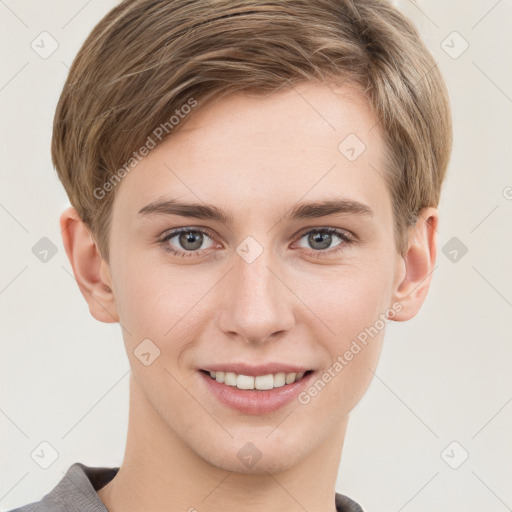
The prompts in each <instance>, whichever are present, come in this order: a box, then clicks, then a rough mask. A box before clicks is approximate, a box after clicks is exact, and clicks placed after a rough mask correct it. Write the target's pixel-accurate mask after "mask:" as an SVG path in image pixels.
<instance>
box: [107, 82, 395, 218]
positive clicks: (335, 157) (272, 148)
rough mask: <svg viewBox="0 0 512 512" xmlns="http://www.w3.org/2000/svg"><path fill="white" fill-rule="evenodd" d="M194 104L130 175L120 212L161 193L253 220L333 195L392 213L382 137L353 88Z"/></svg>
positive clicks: (304, 87)
mask: <svg viewBox="0 0 512 512" xmlns="http://www.w3.org/2000/svg"><path fill="white" fill-rule="evenodd" d="M197 109H198V110H197V111H195V112H193V114H192V115H191V117H190V119H188V120H187V122H186V124H184V126H183V128H182V129H180V130H179V131H177V132H176V133H175V134H173V135H172V136H171V137H169V138H168V139H167V140H165V141H164V142H163V143H162V144H160V145H159V146H157V147H156V148H155V149H154V150H152V151H151V152H150V153H149V154H148V155H147V156H146V157H144V158H143V159H142V160H141V162H140V163H139V164H138V165H137V166H136V167H135V168H134V170H133V171H132V172H130V173H129V174H128V175H127V176H126V177H125V178H124V180H123V182H122V183H121V186H120V190H118V191H117V197H116V201H115V203H114V216H115V215H116V212H117V214H121V213H122V215H123V217H125V218H127V217H129V218H130V219H131V220H135V218H136V216H137V213H138V212H139V210H140V209H141V208H143V207H144V206H146V205H147V204H148V203H150V202H152V201H156V200H158V199H160V198H162V197H163V196H172V197H174V198H179V199H180V200H187V201H194V202H206V203H209V204H217V205H219V206H220V207H222V208H223V209H228V210H229V211H230V212H231V211H233V212H234V211H237V210H238V212H239V213H241V214H243V215H245V216H247V215H252V214H258V215H261V214H262V213H263V211H266V212H267V211H268V212H270V211H272V210H275V209H280V210H281V211H282V210H283V208H287V207H288V206H293V205H294V204H296V203H297V202H299V201H300V200H301V199H307V200H315V199H318V198H326V196H329V195H334V194H335V195H336V196H340V195H341V196H346V197H348V198H350V199H352V200H356V201H360V202H363V203H367V204H368V203H370V204H372V209H373V210H374V211H375V214H376V215H377V216H379V215H380V216H386V215H387V214H388V213H389V204H388V203H389V201H386V199H387V200H389V197H388V194H387V187H386V184H385V182H384V180H383V173H384V169H383V163H384V143H383V139H382V137H381V134H380V132H379V127H378V124H377V120H376V119H375V117H374V116H373V114H372V112H371V109H370V106H369V104H368V102H367V100H366V99H365V98H364V96H363V95H362V94H361V92H360V91H359V90H358V89H357V88H355V87H353V86H343V87H338V88H330V87H328V86H326V85H318V84H312V83H303V84H299V85H297V86H293V87H289V88H287V89H283V90H281V91H279V92H277V93H274V94H272V95H267V96H263V95H254V94H252V95H249V94H240V93H238V94H234V95H232V96H228V97H225V98H223V99H221V100H220V101H216V102H213V103H211V104H209V105H206V106H199V107H197Z"/></svg>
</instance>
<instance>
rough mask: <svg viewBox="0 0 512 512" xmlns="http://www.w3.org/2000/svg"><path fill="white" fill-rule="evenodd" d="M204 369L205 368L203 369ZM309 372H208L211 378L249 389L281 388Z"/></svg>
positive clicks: (228, 384)
mask: <svg viewBox="0 0 512 512" xmlns="http://www.w3.org/2000/svg"><path fill="white" fill-rule="evenodd" d="M203 371H204V370H203ZM306 373H308V372H299V373H295V372H290V373H284V372H280V373H274V374H272V373H269V374H267V375H256V376H252V375H243V374H237V373H233V372H221V371H210V372H208V374H209V375H210V377H211V379H213V380H215V381H217V382H219V383H220V384H225V385H226V386H232V387H236V388H238V389H243V390H248V389H256V390H260V391H265V390H269V389H274V388H280V387H283V386H286V385H290V384H293V383H294V382H297V381H299V380H300V379H302V378H303V377H304V375H305V374H306Z"/></svg>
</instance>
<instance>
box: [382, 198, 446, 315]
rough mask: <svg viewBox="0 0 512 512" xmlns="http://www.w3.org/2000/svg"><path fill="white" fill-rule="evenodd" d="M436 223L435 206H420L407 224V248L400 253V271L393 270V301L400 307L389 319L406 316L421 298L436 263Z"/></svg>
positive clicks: (416, 310) (420, 303)
mask: <svg viewBox="0 0 512 512" xmlns="http://www.w3.org/2000/svg"><path fill="white" fill-rule="evenodd" d="M438 224H439V214H438V211H437V209H436V208H433V207H428V208H424V209H423V210H421V212H420V214H419V217H418V220H417V222H416V224H415V225H414V226H411V227H410V228H409V233H408V240H409V241H408V249H407V253H406V255H405V256H404V257H400V260H401V261H400V266H401V272H397V281H396V282H395V288H394V294H393V303H395V304H396V303H399V304H400V305H401V310H400V311H399V312H397V313H396V314H395V315H394V316H393V317H392V319H393V320H396V321H398V322H403V321H406V320H410V319H411V318H413V317H414V316H415V315H416V314H417V313H418V311H419V310H420V309H421V306H422V305H423V302H424V301H425V298H426V296H427V293H428V289H429V287H430V280H431V279H432V273H433V271H434V265H435V263H436V256H437V226H438ZM398 274H399V275H398Z"/></svg>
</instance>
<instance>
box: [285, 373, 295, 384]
mask: <svg viewBox="0 0 512 512" xmlns="http://www.w3.org/2000/svg"><path fill="white" fill-rule="evenodd" d="M296 377H297V374H296V373H287V374H286V379H285V382H286V384H291V383H292V382H295V378H296Z"/></svg>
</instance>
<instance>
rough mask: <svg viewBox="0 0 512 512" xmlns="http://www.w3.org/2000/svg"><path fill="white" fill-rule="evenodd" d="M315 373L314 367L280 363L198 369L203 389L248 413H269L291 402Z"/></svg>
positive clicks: (223, 401)
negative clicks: (236, 371)
mask: <svg viewBox="0 0 512 512" xmlns="http://www.w3.org/2000/svg"><path fill="white" fill-rule="evenodd" d="M226 370H232V371H226ZM233 370H238V372H239V373H235V371H233ZM314 373H315V371H314V370H308V369H305V368H299V367H292V366H287V365H281V364H279V365H265V366H260V367H248V366H246V365H230V367H229V368H227V367H222V366H217V367H215V368H207V369H200V371H199V372H198V374H199V375H200V377H201V380H202V381H203V383H204V384H205V386H206V389H207V390H208V391H209V392H210V393H211V394H212V396H213V397H215V398H216V399H217V400H218V401H219V402H220V403H222V404H223V405H225V406H227V407H228V408H230V409H233V410H236V411H238V412H240V413H242V414H249V415H262V414H269V413H272V412H275V411H277V410H279V409H281V408H283V407H285V406H286V405H288V404H292V403H293V402H294V401H295V400H296V399H297V397H298V395H299V394H300V393H301V392H303V391H304V390H305V389H306V388H307V386H309V385H310V383H311V381H312V379H313V378H314Z"/></svg>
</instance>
